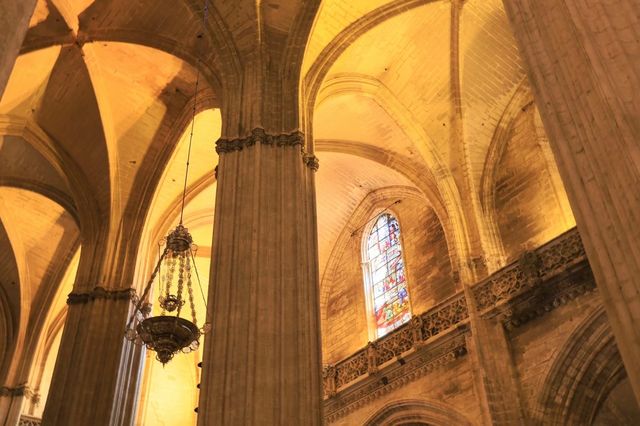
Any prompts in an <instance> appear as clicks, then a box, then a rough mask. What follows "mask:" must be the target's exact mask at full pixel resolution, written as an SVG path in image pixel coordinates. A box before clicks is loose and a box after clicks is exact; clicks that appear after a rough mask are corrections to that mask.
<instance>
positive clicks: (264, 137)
mask: <svg viewBox="0 0 640 426" xmlns="http://www.w3.org/2000/svg"><path fill="white" fill-rule="evenodd" d="M256 144H261V145H272V146H277V147H291V146H300V147H301V148H302V146H303V145H304V134H303V133H302V132H300V131H298V130H296V131H294V132H291V133H282V134H279V135H270V134H268V133H267V132H265V130H264V129H261V128H255V129H253V130H252V131H251V135H249V136H247V137H244V138H237V139H223V138H220V139H218V141H217V142H216V152H217V153H218V154H226V153H229V152H234V151H242V150H243V149H245V148H249V147H251V146H254V145H256Z"/></svg>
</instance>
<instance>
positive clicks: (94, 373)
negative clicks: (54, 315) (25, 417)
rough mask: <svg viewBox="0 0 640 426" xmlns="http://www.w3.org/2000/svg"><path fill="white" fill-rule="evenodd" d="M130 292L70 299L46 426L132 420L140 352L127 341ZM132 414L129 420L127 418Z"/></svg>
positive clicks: (96, 293)
mask: <svg viewBox="0 0 640 426" xmlns="http://www.w3.org/2000/svg"><path fill="white" fill-rule="evenodd" d="M130 295H131V292H130V290H129V289H123V290H105V289H103V288H101V287H97V288H95V289H94V290H93V291H90V292H86V293H71V294H70V295H69V299H68V301H67V303H68V304H69V311H68V313H67V319H66V322H65V328H64V331H63V334H62V341H61V344H60V350H59V352H58V358H57V360H56V365H55V370H54V374H53V379H52V382H51V390H50V391H49V396H48V398H47V402H46V405H45V410H44V414H43V416H42V417H43V424H46V425H115V424H117V425H124V424H130V423H131V421H132V418H131V416H130V414H131V413H128V410H127V408H128V404H127V401H128V400H129V399H135V398H134V397H135V395H130V393H132V390H131V387H130V386H129V381H130V380H131V379H135V378H137V377H138V374H137V372H136V371H132V367H137V363H136V359H137V357H136V352H137V351H136V348H135V346H134V345H133V344H132V343H131V342H129V341H127V340H125V339H124V331H125V325H126V322H127V318H128V315H129V313H130V310H131V300H130ZM127 414H129V416H130V417H129V418H125V417H126V415H127Z"/></svg>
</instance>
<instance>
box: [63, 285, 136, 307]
mask: <svg viewBox="0 0 640 426" xmlns="http://www.w3.org/2000/svg"><path fill="white" fill-rule="evenodd" d="M135 295H136V291H135V289H133V288H118V289H108V288H104V287H101V286H96V287H94V289H93V290H91V291H87V292H82V293H77V292H72V293H69V296H68V297H67V305H78V304H82V303H88V302H92V301H94V300H100V299H107V300H131V299H132V298H134V297H135Z"/></svg>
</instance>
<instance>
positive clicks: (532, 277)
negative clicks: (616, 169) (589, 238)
mask: <svg viewBox="0 0 640 426" xmlns="http://www.w3.org/2000/svg"><path fill="white" fill-rule="evenodd" d="M585 259H586V254H585V251H584V247H583V246H582V241H581V240H580V235H579V234H578V231H577V229H575V228H574V229H572V230H570V231H567V232H566V233H564V234H562V235H561V236H559V237H558V238H556V239H554V240H552V241H550V242H549V243H547V244H545V245H543V246H542V247H540V248H538V249H537V250H535V251H534V252H528V253H525V254H524V255H523V256H522V257H521V258H520V260H519V261H518V262H515V263H512V264H511V265H509V266H507V267H505V268H503V269H501V270H500V271H498V272H496V273H495V274H493V275H492V276H490V277H489V278H487V279H485V280H483V281H481V282H480V283H478V284H476V285H475V286H473V296H474V297H475V299H476V303H477V305H476V306H477V307H478V310H479V311H480V312H482V311H484V310H487V309H491V308H493V307H494V306H495V305H496V304H498V303H502V302H505V301H507V300H509V299H511V298H512V297H515V296H516V295H518V294H520V293H522V292H524V291H526V290H527V289H530V288H532V287H534V286H535V285H536V284H538V283H539V282H541V280H544V281H546V280H548V279H549V278H550V277H551V276H554V275H556V274H558V273H560V272H562V271H564V270H566V269H567V268H569V267H570V266H571V265H575V264H577V263H579V262H582V261H585Z"/></svg>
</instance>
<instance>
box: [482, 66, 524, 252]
mask: <svg viewBox="0 0 640 426" xmlns="http://www.w3.org/2000/svg"><path fill="white" fill-rule="evenodd" d="M532 102H533V95H532V94H531V88H530V87H529V82H528V80H527V79H526V77H525V78H524V79H523V80H522V81H521V82H520V84H519V85H518V88H517V89H516V91H515V93H514V94H513V96H512V97H511V100H510V101H509V104H508V105H507V107H506V108H505V110H504V112H503V113H502V116H501V117H500V120H499V121H498V124H497V125H496V129H495V131H494V133H493V137H492V138H491V142H490V144H489V149H488V150H487V155H486V157H485V161H484V167H483V170H482V176H481V178H480V205H481V207H482V213H483V216H484V227H485V229H486V232H487V236H488V238H489V239H490V240H491V241H492V244H493V245H494V247H495V249H496V252H497V253H496V254H497V255H498V256H500V257H501V259H499V262H500V263H501V264H502V265H504V263H505V262H506V254H505V252H504V246H503V244H502V238H501V236H500V231H499V229H498V221H497V218H496V207H495V189H496V171H497V168H498V164H499V162H500V159H501V158H502V154H503V153H504V150H505V148H506V146H507V143H508V142H509V137H510V136H511V131H512V129H513V122H514V120H515V118H516V117H517V116H518V114H520V113H521V112H522V109H523V108H525V107H526V106H527V105H529V104H531V103H532Z"/></svg>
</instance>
